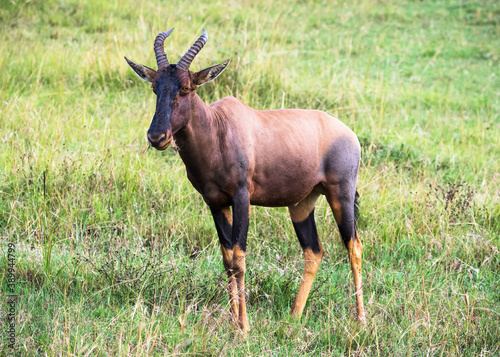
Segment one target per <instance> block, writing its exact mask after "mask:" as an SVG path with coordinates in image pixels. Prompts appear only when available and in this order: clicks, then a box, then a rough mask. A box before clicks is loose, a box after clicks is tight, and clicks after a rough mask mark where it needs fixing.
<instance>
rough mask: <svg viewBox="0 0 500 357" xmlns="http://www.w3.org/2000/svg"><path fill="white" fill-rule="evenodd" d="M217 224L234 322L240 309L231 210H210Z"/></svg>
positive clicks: (226, 208)
mask: <svg viewBox="0 0 500 357" xmlns="http://www.w3.org/2000/svg"><path fill="white" fill-rule="evenodd" d="M210 210H211V211H212V216H213V218H214V222H215V228H216V229H217V234H218V236H219V242H220V249H221V251H222V263H223V264H224V268H225V269H226V273H227V277H228V279H229V298H230V305H231V314H232V315H233V319H234V321H238V319H239V308H238V303H239V302H238V300H239V298H238V285H237V283H236V277H235V275H234V273H235V271H234V268H233V241H232V238H231V235H232V231H233V217H232V216H231V208H230V207H229V206H228V207H223V208H221V209H216V208H210Z"/></svg>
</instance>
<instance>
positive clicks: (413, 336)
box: [0, 0, 500, 356]
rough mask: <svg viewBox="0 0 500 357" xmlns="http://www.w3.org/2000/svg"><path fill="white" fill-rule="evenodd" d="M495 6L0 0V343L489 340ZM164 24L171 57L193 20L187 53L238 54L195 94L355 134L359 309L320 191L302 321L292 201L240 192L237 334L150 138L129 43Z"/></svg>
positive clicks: (499, 207)
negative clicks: (296, 115)
mask: <svg viewBox="0 0 500 357" xmlns="http://www.w3.org/2000/svg"><path fill="white" fill-rule="evenodd" d="M499 25H500V3H498V2H497V1H493V0H485V1H477V2H469V1H451V0H450V1H402V2H400V1H394V0H383V1H376V2H375V1H366V0H357V1H352V2H351V1H334V0H332V1H298V0H295V1H292V0H287V1H283V2H280V3H279V4H278V3H276V2H272V1H270V0H256V1H229V2H224V1H218V0H211V1H197V0H193V1H190V2H183V1H178V0H174V1H170V2H158V1H153V2H152V1H148V2H145V1H136V2H131V1H129V2H125V1H102V0H93V1H88V2H78V1H71V0H68V1H66V0H59V1H53V0H48V1H6V0H0V35H1V38H2V40H1V41H0V53H1V54H2V55H1V56H0V73H1V75H0V100H1V102H0V240H1V243H2V244H1V252H2V254H1V257H0V267H1V270H0V272H1V275H0V279H1V286H2V291H1V292H0V293H1V294H2V299H1V301H2V314H1V317H2V319H1V320H2V322H3V323H4V324H2V323H0V327H1V331H0V354H1V355H8V354H13V355H20V356H21V355H22V356H25V355H32V356H39V355H49V356H53V355H54V356H56V355H57V356H59V355H78V356H79V355H102V356H107V355H120V356H122V355H123V356H125V355H127V356H129V355H130V356H146V355H173V354H195V355H197V354H199V355H241V356H247V355H255V356H260V355H339V356H340V355H345V356H347V355H355V356H362V355H366V356H374V355H397V356H399V355H415V356H420V355H426V356H427V355H440V356H441V355H455V356H476V355H477V356H494V355H498V353H499V351H500V343H499V341H500V329H499V328H498V326H499V323H500V293H499V291H500V277H499V276H500V275H499V273H500V258H499V252H498V247H499V245H500V233H499V232H500V199H499V192H500V173H499V166H500V164H499V156H500V140H499V137H500V118H499V112H500V111H499V109H500V99H499V97H500V79H499V76H500V71H499V64H500V63H499V62H500V61H499V56H500V50H499V49H500V27H499ZM174 26H175V31H174V33H173V35H172V36H170V37H169V38H168V40H167V41H166V43H165V50H166V53H167V55H168V58H169V60H170V62H171V63H175V62H177V60H178V59H179V58H180V56H182V55H183V54H184V53H185V51H186V50H187V49H188V48H189V46H190V45H191V44H192V43H193V42H194V41H195V40H196V39H197V38H198V37H199V35H200V34H201V31H202V29H203V28H206V29H207V31H208V35H209V41H208V43H207V45H206V46H205V47H204V49H203V50H202V51H201V52H200V54H199V55H198V56H197V58H196V60H195V61H194V63H193V66H192V69H193V70H199V69H202V68H205V67H209V66H211V65H213V64H216V63H220V62H222V61H224V60H225V59H227V58H231V59H232V62H231V65H230V66H229V68H228V69H227V70H226V71H225V73H224V74H223V75H221V76H220V77H219V78H217V80H216V81H215V82H214V83H213V84H209V85H206V86H203V87H202V88H200V89H199V90H198V93H199V95H200V97H201V98H202V99H203V100H205V102H207V103H209V102H212V101H215V100H217V99H220V98H222V97H224V96H227V95H234V96H235V97H237V98H239V99H241V100H242V101H244V102H245V103H247V104H248V105H250V106H252V107H253V108H255V109H277V108H282V107H284V108H311V109H320V110H324V111H326V112H328V113H330V114H332V115H334V116H336V117H338V118H339V119H341V120H342V121H343V122H345V123H346V124H347V125H348V126H349V127H351V128H352V129H353V130H354V131H355V132H356V133H357V134H358V137H359V139H360V142H361V144H362V147H363V154H362V155H363V158H362V166H361V169H360V178H359V183H358V190H359V191H360V194H361V196H362V197H361V217H360V222H359V228H360V230H361V233H360V236H361V239H362V241H363V243H364V246H365V250H364V291H365V303H366V307H367V313H368V321H367V324H366V325H365V326H360V325H358V324H357V323H356V322H355V321H354V319H353V316H354V313H355V303H354V296H353V293H354V289H353V284H352V277H351V274H350V271H349V268H348V261H347V254H346V252H345V249H344V248H343V247H342V245H341V243H340V240H339V236H338V233H337V229H336V226H335V222H334V220H333V217H332V215H331V212H330V211H329V209H328V208H327V204H326V202H325V201H324V199H321V200H320V202H319V204H318V207H317V209H316V215H317V223H318V230H319V233H320V236H321V237H322V241H323V243H324V245H325V249H326V250H327V254H326V259H325V260H324V262H323V264H322V266H321V268H320V271H319V274H318V276H317V279H316V282H315V284H314V285H313V291H312V293H311V296H310V298H309V301H308V304H307V306H306V310H305V315H304V316H303V318H302V320H301V321H300V322H297V321H294V320H293V319H291V318H290V317H289V315H288V311H289V308H290V306H291V305H292V303H293V300H294V298H295V294H296V291H297V289H298V286H299V283H300V277H301V271H302V266H303V259H302V255H301V251H300V245H299V244H298V242H297V239H296V237H295V234H294V232H293V228H292V225H291V223H290V221H289V219H288V214H287V211H286V209H284V208H281V209H270V208H260V207H255V209H253V216H252V219H251V224H250V231H249V239H248V243H249V257H248V259H247V265H248V271H247V289H248V308H249V314H250V325H251V332H250V335H249V337H248V338H247V339H245V340H243V339H241V338H240V337H239V336H238V333H235V329H234V328H233V326H232V325H231V324H230V318H229V306H228V296H227V293H226V291H225V281H226V279H225V273H224V272H223V267H222V259H221V257H220V251H219V247H218V240H217V237H216V231H215V228H214V226H213V223H212V220H211V216H210V212H209V210H208V208H207V207H206V205H205V204H204V203H203V200H202V199H201V197H200V196H199V194H198V193H196V192H195V190H194V189H193V188H192V187H191V186H190V184H189V182H188V180H187V178H186V175H185V169H184V166H183V164H182V161H181V160H180V158H179V156H178V155H176V154H175V152H174V151H173V150H167V151H166V152H161V153H160V152H157V151H153V150H149V151H148V150H146V148H147V145H146V141H145V133H146V130H147V128H148V126H149V123H150V120H151V118H152V116H153V114H154V108H155V96H154V94H153V93H152V92H151V90H150V88H149V86H148V85H147V84H145V83H144V82H142V81H141V80H140V79H138V78H137V77H136V76H135V74H133V72H132V71H131V70H130V69H129V68H128V66H127V65H126V63H125V61H124V60H123V56H124V55H126V56H127V57H129V58H131V59H133V60H134V61H136V62H139V63H142V64H145V65H148V66H150V67H153V68H155V67H156V66H155V59H154V52H153V41H154V38H155V36H156V35H157V34H158V33H159V32H161V31H165V30H167V29H169V28H171V27H174ZM9 242H11V243H15V244H16V262H15V264H16V276H17V283H16V289H17V294H18V295H19V302H18V305H17V325H16V336H17V337H16V338H17V340H16V341H17V342H16V343H17V345H16V349H15V350H12V349H9V348H8V347H7V334H6V328H5V326H6V325H5V321H6V320H5V311H6V306H5V303H4V302H5V301H6V294H7V282H6V276H7V275H6V271H7V267H8V261H7V244H8V243H9Z"/></svg>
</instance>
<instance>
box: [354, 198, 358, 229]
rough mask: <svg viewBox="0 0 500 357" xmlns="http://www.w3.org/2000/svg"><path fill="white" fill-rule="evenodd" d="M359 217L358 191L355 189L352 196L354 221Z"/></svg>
mask: <svg viewBox="0 0 500 357" xmlns="http://www.w3.org/2000/svg"><path fill="white" fill-rule="evenodd" d="M358 218H359V193H358V191H356V195H355V196H354V222H357V221H358Z"/></svg>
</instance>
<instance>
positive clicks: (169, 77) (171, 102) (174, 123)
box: [125, 28, 230, 150]
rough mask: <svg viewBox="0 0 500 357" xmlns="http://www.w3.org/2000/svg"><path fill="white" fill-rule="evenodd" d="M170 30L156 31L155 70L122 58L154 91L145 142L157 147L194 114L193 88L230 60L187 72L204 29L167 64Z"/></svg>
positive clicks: (204, 37)
mask: <svg viewBox="0 0 500 357" xmlns="http://www.w3.org/2000/svg"><path fill="white" fill-rule="evenodd" d="M173 30H174V29H173V28H172V29H171V30H169V31H167V32H162V33H160V34H159V35H158V36H157V37H156V39H155V42H154V50H155V56H156V62H157V64H158V70H157V71H155V70H154V69H151V68H149V67H146V66H143V65H141V64H137V63H135V62H133V61H131V60H129V59H128V58H127V57H125V60H126V61H127V63H128V65H129V66H130V67H131V68H132V69H133V70H134V72H135V73H136V74H137V75H138V76H139V77H141V78H142V79H143V80H145V81H146V82H149V83H151V84H152V88H153V92H154V93H155V94H156V112H155V115H154V116H153V120H152V122H151V125H150V127H149V130H148V134H147V138H148V142H149V144H150V145H151V146H152V147H154V148H155V149H157V150H165V149H166V148H167V147H168V146H169V144H170V142H171V141H172V137H173V135H175V133H176V132H178V131H179V130H181V129H182V128H183V127H185V125H186V124H187V122H188V121H189V118H190V117H191V116H192V115H193V114H195V113H193V111H195V110H196V106H195V105H192V102H193V101H194V100H195V98H196V96H197V94H196V93H195V90H196V88H198V87H199V86H201V85H202V84H205V83H207V82H210V81H212V80H214V79H215V78H217V77H218V76H219V75H220V74H221V73H222V72H223V71H224V70H225V69H226V67H227V66H228V64H229V62H230V60H227V61H225V62H224V63H221V64H218V65H216V66H213V67H209V68H206V69H204V70H202V71H199V72H191V71H190V70H189V66H190V65H191V62H193V60H194V58H195V57H196V55H197V54H198V52H200V50H201V49H202V48H203V46H204V45H205V43H206V42H207V40H208V35H207V32H206V31H205V30H203V34H202V35H201V36H200V38H199V39H198V40H197V41H196V42H195V43H194V44H193V46H191V48H190V49H189V50H188V51H187V52H186V54H185V55H184V56H182V58H181V59H180V61H179V62H178V63H177V64H170V63H169V62H168V59H167V55H166V54H165V50H164V42H165V39H166V38H167V37H168V36H169V35H170V34H171V33H172V31H173Z"/></svg>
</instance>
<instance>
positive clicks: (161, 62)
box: [155, 27, 174, 69]
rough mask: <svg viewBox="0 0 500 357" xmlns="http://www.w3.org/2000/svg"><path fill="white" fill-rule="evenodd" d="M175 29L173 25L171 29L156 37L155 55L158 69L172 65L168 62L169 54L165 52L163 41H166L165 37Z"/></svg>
mask: <svg viewBox="0 0 500 357" xmlns="http://www.w3.org/2000/svg"><path fill="white" fill-rule="evenodd" d="M172 31H174V28H173V27H172V28H171V29H170V30H168V31H167V32H162V33H160V34H159V35H158V36H156V39H155V56H156V63H158V69H161V68H163V67H167V66H168V65H170V63H168V59H167V55H166V54H165V50H164V48H163V43H164V42H165V39H166V38H167V37H168V36H170V34H171V33H172Z"/></svg>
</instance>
